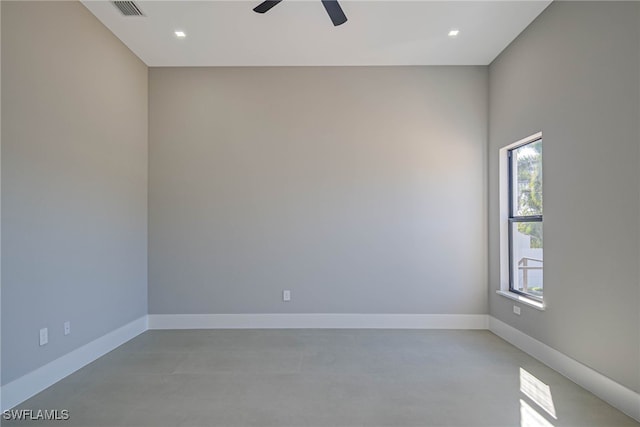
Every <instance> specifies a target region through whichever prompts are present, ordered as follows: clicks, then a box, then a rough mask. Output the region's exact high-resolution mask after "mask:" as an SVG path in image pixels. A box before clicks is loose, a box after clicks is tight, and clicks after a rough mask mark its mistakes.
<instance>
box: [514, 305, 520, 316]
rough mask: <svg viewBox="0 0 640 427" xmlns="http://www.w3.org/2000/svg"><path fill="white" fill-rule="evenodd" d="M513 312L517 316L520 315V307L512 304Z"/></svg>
mask: <svg viewBox="0 0 640 427" xmlns="http://www.w3.org/2000/svg"><path fill="white" fill-rule="evenodd" d="M513 313H514V314H517V315H518V316H520V307H518V306H517V305H514V306H513Z"/></svg>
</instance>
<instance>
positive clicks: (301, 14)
mask: <svg viewBox="0 0 640 427" xmlns="http://www.w3.org/2000/svg"><path fill="white" fill-rule="evenodd" d="M261 1H262V0H255V1H246V0H235V1H217V0H216V1H213V0H212V1H170V0H169V1H140V0H138V1H137V4H138V5H139V6H140V9H141V10H142V11H143V13H144V14H145V15H146V16H144V17H127V16H122V15H121V14H120V11H119V10H118V9H116V8H115V6H114V5H113V4H111V2H109V1H104V0H94V1H91V0H85V1H83V3H84V5H85V6H86V7H87V8H88V9H89V10H90V11H91V12H93V14H94V15H95V16H96V17H97V18H98V19H99V20H100V21H102V22H103V23H104V24H105V25H106V26H107V27H108V28H109V29H110V30H111V31H112V32H113V33H114V34H115V35H116V36H117V37H118V38H120V40H122V41H123V42H124V43H125V44H126V45H127V46H128V47H129V48H130V49H131V50H132V51H133V52H134V53H135V54H136V55H138V56H139V57H140V58H141V59H142V60H143V61H144V62H145V63H146V64H147V65H149V66H153V67H159V66H292V65H302V66H306V65H487V64H489V63H490V62H491V61H492V60H493V59H494V58H495V57H496V56H497V55H498V54H499V53H500V52H501V51H502V50H503V49H504V48H505V47H506V46H507V45H508V44H509V43H510V42H511V41H512V40H513V39H514V38H515V37H516V36H517V35H518V34H520V32H522V30H524V29H525V27H526V26H527V25H528V24H529V23H531V21H533V20H534V19H535V17H536V16H538V15H539V14H540V13H541V12H542V11H543V10H544V9H545V8H546V7H547V6H548V5H549V4H550V3H551V0H534V1H524V0H511V1H508V0H507V1H505V0H503V1H416V0H414V1H399V0H391V1H380V0H373V1H367V0H358V1H353V0H352V1H347V0H342V1H341V2H340V4H341V6H342V9H343V10H344V12H345V14H346V15H347V17H348V19H349V20H348V21H347V22H346V23H345V24H343V25H341V26H338V27H334V26H333V25H332V23H331V20H330V19H329V17H328V15H327V13H326V12H325V10H324V7H323V6H322V3H321V1H320V0H303V1H300V0H284V1H282V2H281V3H280V4H278V5H276V6H275V7H274V8H273V9H271V10H270V11H269V12H267V13H265V14H258V13H255V12H253V11H252V8H253V7H255V6H256V5H258V4H259V3H260V2H261ZM453 28H456V29H459V30H460V34H459V35H458V36H457V37H456V38H450V37H449V36H448V32H449V30H451V29H453ZM175 30H183V31H184V32H185V33H186V34H187V37H186V38H184V39H178V38H177V37H176V36H175V34H174V31H175Z"/></svg>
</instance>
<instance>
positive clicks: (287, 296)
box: [282, 289, 291, 301]
mask: <svg viewBox="0 0 640 427" xmlns="http://www.w3.org/2000/svg"><path fill="white" fill-rule="evenodd" d="M282 301H291V291H290V290H288V289H285V290H284V291H282Z"/></svg>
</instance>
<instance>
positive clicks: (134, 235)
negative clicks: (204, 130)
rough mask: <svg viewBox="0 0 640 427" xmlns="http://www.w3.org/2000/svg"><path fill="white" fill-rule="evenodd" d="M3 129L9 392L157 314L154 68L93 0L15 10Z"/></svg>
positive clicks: (21, 5) (6, 12)
mask: <svg viewBox="0 0 640 427" xmlns="http://www.w3.org/2000/svg"><path fill="white" fill-rule="evenodd" d="M2 124H3V126H2V262H3V267H4V268H3V269H2V293H3V298H2V304H3V305H2V381H3V382H4V383H7V382H10V381H11V380H14V379H16V378H18V377H19V376H21V375H23V374H25V373H27V372H29V371H32V370H33V369H35V368H37V367H39V366H42V365H44V364H45V363H47V362H49V361H51V360H53V359H55V358H57V357H59V356H61V355H63V354H65V353H68V352H69V351H71V350H73V349H75V348H77V347H79V346H81V345H83V344H86V343H87V342H89V341H91V340H93V339H95V338H97V337H100V336H102V335H104V334H105V333H107V332H109V331H111V330H113V329H116V328H118V327H120V326H122V325H124V324H126V323H128V322H130V321H132V320H134V319H136V318H138V317H140V316H143V315H145V314H146V312H147V250H146V248H147V124H148V122H147V68H146V66H145V65H144V64H143V63H142V62H140V60H139V59H137V58H136V57H135V56H134V55H133V54H132V53H131V52H130V51H129V50H128V49H127V48H126V47H125V46H124V45H123V44H122V43H121V42H120V41H118V40H117V39H116V38H115V37H114V36H113V34H111V33H110V32H109V30H107V29H106V28H105V27H104V26H103V25H102V24H101V23H100V22H98V21H97V20H96V18H95V17H94V16H93V15H92V14H91V13H90V12H89V11H88V10H86V9H85V8H84V6H82V5H81V4H80V3H77V2H42V3H40V2H15V3H14V2H6V1H3V2H2ZM65 320H70V321H71V324H72V334H71V335H69V336H66V337H65V336H63V322H64V321H65ZM42 327H48V328H49V344H48V345H46V346H44V347H39V346H38V330H39V329H40V328H42Z"/></svg>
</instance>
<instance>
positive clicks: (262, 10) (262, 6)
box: [253, 0, 282, 13]
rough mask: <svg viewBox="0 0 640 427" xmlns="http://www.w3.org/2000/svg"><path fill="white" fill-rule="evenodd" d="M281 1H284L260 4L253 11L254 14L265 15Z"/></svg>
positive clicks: (277, 0)
mask: <svg viewBox="0 0 640 427" xmlns="http://www.w3.org/2000/svg"><path fill="white" fill-rule="evenodd" d="M281 1H282V0H267V1H263V2H262V3H260V4H259V5H257V6H256V7H254V8H253V11H254V12H258V13H265V12H267V11H269V9H271V8H272V7H273V6H275V5H277V4H278V3H280V2H281Z"/></svg>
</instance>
